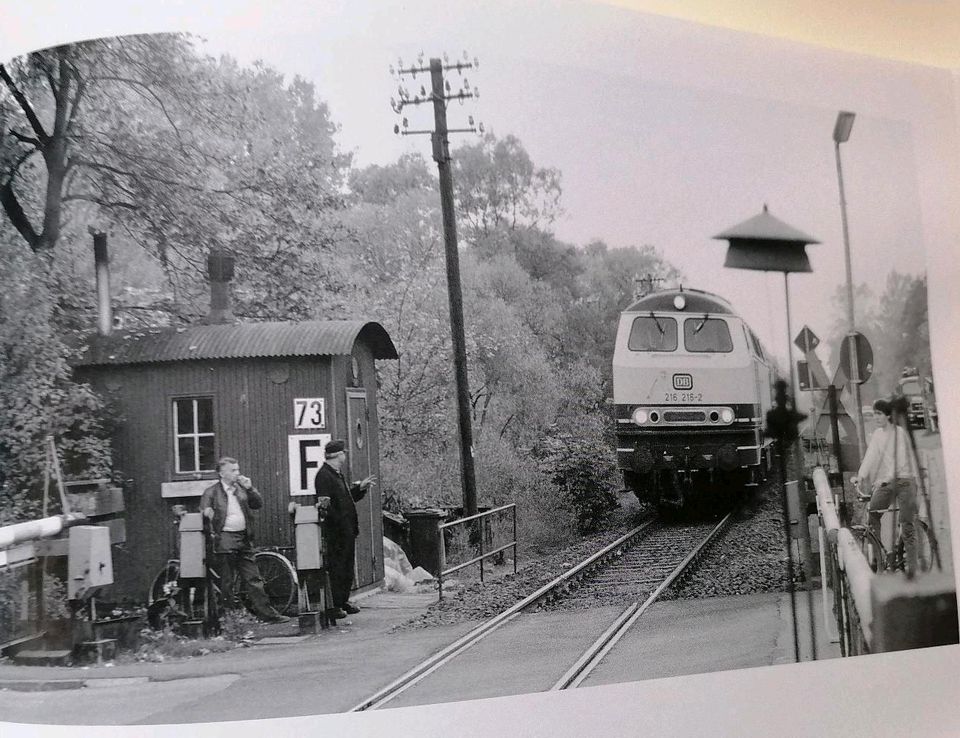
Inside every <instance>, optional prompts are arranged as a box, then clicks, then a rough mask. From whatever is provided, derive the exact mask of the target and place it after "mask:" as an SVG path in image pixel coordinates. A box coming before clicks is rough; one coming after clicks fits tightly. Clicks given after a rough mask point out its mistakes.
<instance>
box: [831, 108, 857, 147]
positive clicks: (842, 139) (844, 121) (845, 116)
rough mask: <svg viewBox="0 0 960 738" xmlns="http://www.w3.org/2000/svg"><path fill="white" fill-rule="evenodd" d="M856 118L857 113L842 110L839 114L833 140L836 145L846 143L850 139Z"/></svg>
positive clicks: (834, 127)
mask: <svg viewBox="0 0 960 738" xmlns="http://www.w3.org/2000/svg"><path fill="white" fill-rule="evenodd" d="M856 117H857V115H856V113H848V112H846V111H844V110H841V111H840V112H839V113H838V114H837V122H836V124H834V126H833V140H834V142H835V143H838V144H842V143H846V141H847V139H848V138H850V131H851V130H852V129H853V119H854V118H856Z"/></svg>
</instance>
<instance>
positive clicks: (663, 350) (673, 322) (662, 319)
mask: <svg viewBox="0 0 960 738" xmlns="http://www.w3.org/2000/svg"><path fill="white" fill-rule="evenodd" d="M640 319H643V320H657V321H660V322H661V323H666V322H667V321H669V322H670V324H671V325H673V348H634V347H633V346H632V345H631V344H632V341H631V339H632V338H633V327H634V326H635V325H636V324H637V321H638V320H640ZM679 348H680V329H679V327H678V325H677V319H676V318H675V317H674V316H672V315H655V314H654V315H636V316H634V318H633V320H632V321H631V323H630V332H629V333H628V334H627V349H628V350H630V351H634V352H636V353H638V354H672V353H673V352H675V351H677V349H679Z"/></svg>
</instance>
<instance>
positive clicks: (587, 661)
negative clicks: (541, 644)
mask: <svg viewBox="0 0 960 738" xmlns="http://www.w3.org/2000/svg"><path fill="white" fill-rule="evenodd" d="M732 519H733V512H730V513H728V514H727V516H726V517H725V518H724V519H723V520H721V521H720V522H719V523H718V524H717V525H716V527H714V529H713V530H712V531H710V534H709V535H708V536H707V537H706V538H704V539H703V540H702V541H701V542H700V543H699V544H697V546H696V547H695V548H694V549H693V550H692V551H690V553H688V554H687V555H686V557H685V558H684V559H683V561H681V562H680V564H679V565H678V566H677V567H676V568H675V569H674V570H673V571H672V572H670V574H668V575H667V577H666V578H665V579H664V580H663V581H662V582H661V583H660V584H659V586H658V587H657V588H656V589H655V590H654V591H653V593H652V594H651V595H650V596H649V597H647V599H646V600H644V601H643V602H642V603H641V602H640V601H639V600H637V601H636V602H634V603H632V604H631V605H630V606H628V607H627V608H626V609H625V610H624V611H623V612H622V613H620V615H619V616H618V617H617V618H616V620H614V622H613V623H612V624H611V625H610V627H609V628H607V629H606V630H605V631H604V632H603V633H602V634H601V635H600V637H599V638H597V640H596V641H594V642H593V644H592V645H591V646H590V647H589V648H588V649H587V650H586V651H584V653H583V654H582V655H581V656H580V658H579V659H577V661H576V663H574V665H573V666H571V667H570V669H569V670H567V673H566V674H564V675H563V676H562V677H560V679H559V680H558V681H557V683H556V684H554V685H553V686H552V687H551V688H550V691H556V690H561V689H573V688H575V687H577V686H579V685H580V683H581V682H583V680H584V679H586V678H587V677H588V676H589V675H590V673H591V672H592V671H593V670H594V669H595V668H596V667H597V666H598V665H599V664H600V662H601V661H603V659H604V657H606V655H607V654H608V653H609V652H610V651H611V650H612V649H613V647H614V646H615V645H616V644H617V642H618V641H619V640H620V639H621V638H623V636H624V635H626V633H627V632H628V631H629V630H630V628H631V627H632V626H633V624H634V623H635V622H637V620H639V619H640V617H641V616H642V615H643V614H644V613H645V612H646V611H647V608H649V607H650V605H652V604H653V603H654V602H656V600H657V598H659V597H660V595H661V594H663V592H664V591H665V590H666V589H667V587H669V586H670V585H671V584H673V583H674V581H676V579H677V577H679V576H680V575H681V574H683V572H684V571H686V569H687V567H689V566H690V564H692V563H693V562H694V560H696V558H697V557H698V556H699V555H700V554H701V553H702V552H703V550H704V549H705V548H706V547H707V546H708V545H709V544H710V543H711V542H712V541H713V539H714V538H716V537H717V536H718V535H719V534H720V533H721V532H722V531H723V530H725V529H726V527H727V526H728V525H729V524H730V521H731V520H732Z"/></svg>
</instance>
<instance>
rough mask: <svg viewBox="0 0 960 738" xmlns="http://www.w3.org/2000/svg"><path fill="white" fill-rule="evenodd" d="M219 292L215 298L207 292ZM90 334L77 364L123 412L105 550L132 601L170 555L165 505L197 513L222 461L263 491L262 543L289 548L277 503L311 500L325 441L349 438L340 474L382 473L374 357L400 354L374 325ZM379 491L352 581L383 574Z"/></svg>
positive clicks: (372, 498) (257, 533) (364, 504)
mask: <svg viewBox="0 0 960 738" xmlns="http://www.w3.org/2000/svg"><path fill="white" fill-rule="evenodd" d="M215 297H216V294H215ZM106 332H107V333H108V335H102V334H101V335H95V336H93V337H91V338H90V340H89V342H88V344H87V346H86V348H85V350H84V352H83V354H82V356H81V358H80V359H79V360H78V361H76V362H75V364H74V370H75V374H76V376H77V378H78V379H79V380H81V381H86V382H89V383H90V384H91V385H92V386H93V387H94V388H95V389H96V390H97V391H98V392H100V393H101V394H102V395H103V396H104V397H105V398H107V399H108V400H109V401H110V402H111V403H112V404H113V405H114V407H115V408H116V410H117V411H118V413H119V415H120V423H119V427H118V430H117V432H116V434H115V438H114V441H113V450H114V466H115V468H116V469H118V470H119V471H120V472H121V473H122V474H123V475H124V478H125V480H126V481H125V483H124V501H125V505H126V520H127V536H126V543H125V544H123V545H122V546H118V547H115V551H114V572H115V581H116V585H115V588H116V591H115V592H114V593H113V594H114V595H115V596H116V598H117V599H119V598H122V597H130V598H133V599H137V600H142V599H143V598H144V597H145V596H146V593H147V590H148V588H149V586H150V583H151V581H152V580H153V578H154V576H155V575H156V574H157V573H158V572H159V571H160V570H161V569H162V567H163V565H164V563H165V562H166V560H167V559H168V558H170V557H172V556H175V555H176V545H177V542H176V528H175V526H174V524H173V513H172V507H173V505H174V504H177V503H180V504H186V505H187V507H188V509H190V510H195V509H197V508H198V503H199V496H200V494H201V492H202V491H203V489H204V488H205V487H206V486H208V485H210V484H212V483H213V481H215V480H216V479H217V470H216V461H217V459H218V458H219V457H221V456H232V457H235V458H236V459H238V460H239V462H240V467H241V470H242V472H243V473H244V474H246V475H247V476H249V477H250V478H251V479H252V480H253V483H254V484H255V485H256V486H257V487H258V488H259V490H260V492H261V493H262V494H263V497H264V506H263V509H261V510H260V511H259V512H255V513H254V514H253V521H252V532H253V535H254V538H255V542H256V545H258V546H261V547H267V546H278V547H281V548H287V547H290V549H289V550H288V551H284V552H285V553H288V555H289V556H290V557H291V558H293V554H292V550H293V549H292V547H293V544H294V532H293V525H292V523H291V521H290V519H289V515H288V512H287V507H288V504H289V502H290V501H291V499H295V498H296V496H298V495H311V494H312V492H313V477H314V475H315V474H316V471H317V469H318V468H319V467H320V465H321V464H322V463H323V446H324V444H325V443H326V442H327V441H328V440H330V439H333V438H343V439H344V440H346V441H347V442H348V444H349V445H348V449H349V470H348V478H352V479H361V478H363V477H364V476H366V475H367V474H377V475H378V476H379V452H380V449H379V443H378V423H377V382H376V375H375V372H374V361H375V360H377V359H395V358H397V352H396V348H395V347H394V345H393V342H392V341H391V340H390V336H389V335H388V334H387V332H386V330H384V328H383V327H382V326H381V325H380V324H379V323H375V322H365V321H305V322H299V323H279V322H278V323H244V324H241V323H221V324H213V325H197V326H193V327H189V328H179V329H177V328H164V329H152V330H145V331H138V332H131V331H120V332H116V331H106ZM379 490H380V487H379V486H374V487H373V488H372V489H371V492H370V493H369V494H368V495H367V496H366V498H365V499H364V500H362V501H361V502H360V503H359V504H358V506H357V507H358V512H359V517H360V537H359V539H358V541H357V558H356V560H357V572H356V580H355V586H356V587H357V588H358V589H363V588H369V587H371V586H374V585H377V584H378V583H379V582H381V581H382V579H383V546H382V519H381V498H380V492H379Z"/></svg>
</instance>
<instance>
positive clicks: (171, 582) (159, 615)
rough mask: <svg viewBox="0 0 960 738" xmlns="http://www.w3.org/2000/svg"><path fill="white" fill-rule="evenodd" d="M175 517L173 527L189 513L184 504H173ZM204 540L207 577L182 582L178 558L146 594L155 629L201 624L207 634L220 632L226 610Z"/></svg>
mask: <svg viewBox="0 0 960 738" xmlns="http://www.w3.org/2000/svg"><path fill="white" fill-rule="evenodd" d="M173 514H174V520H173V524H174V525H179V523H180V519H181V518H182V517H183V516H184V515H185V514H186V508H185V507H184V506H183V505H174V506H173ZM204 538H205V544H206V547H207V554H206V556H205V572H206V576H205V577H204V578H202V579H192V578H191V579H181V578H180V559H178V558H176V559H168V560H167V563H166V564H164V567H163V569H162V570H161V571H160V573H159V574H157V576H156V577H154V580H153V583H152V584H151V585H150V590H149V591H148V592H147V616H148V620H149V622H150V625H151V626H152V627H154V628H156V629H158V630H159V629H161V628H162V627H163V626H165V625H177V624H181V623H184V622H189V621H201V622H202V623H203V629H204V632H205V633H207V634H210V633H217V632H219V630H220V614H221V611H222V609H223V608H222V596H221V593H220V585H219V581H220V577H219V575H218V574H217V572H216V570H215V569H214V568H213V566H212V565H211V562H212V560H213V557H212V555H211V548H212V547H211V545H210V542H209V538H208V536H206V534H204ZM178 548H179V536H178Z"/></svg>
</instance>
